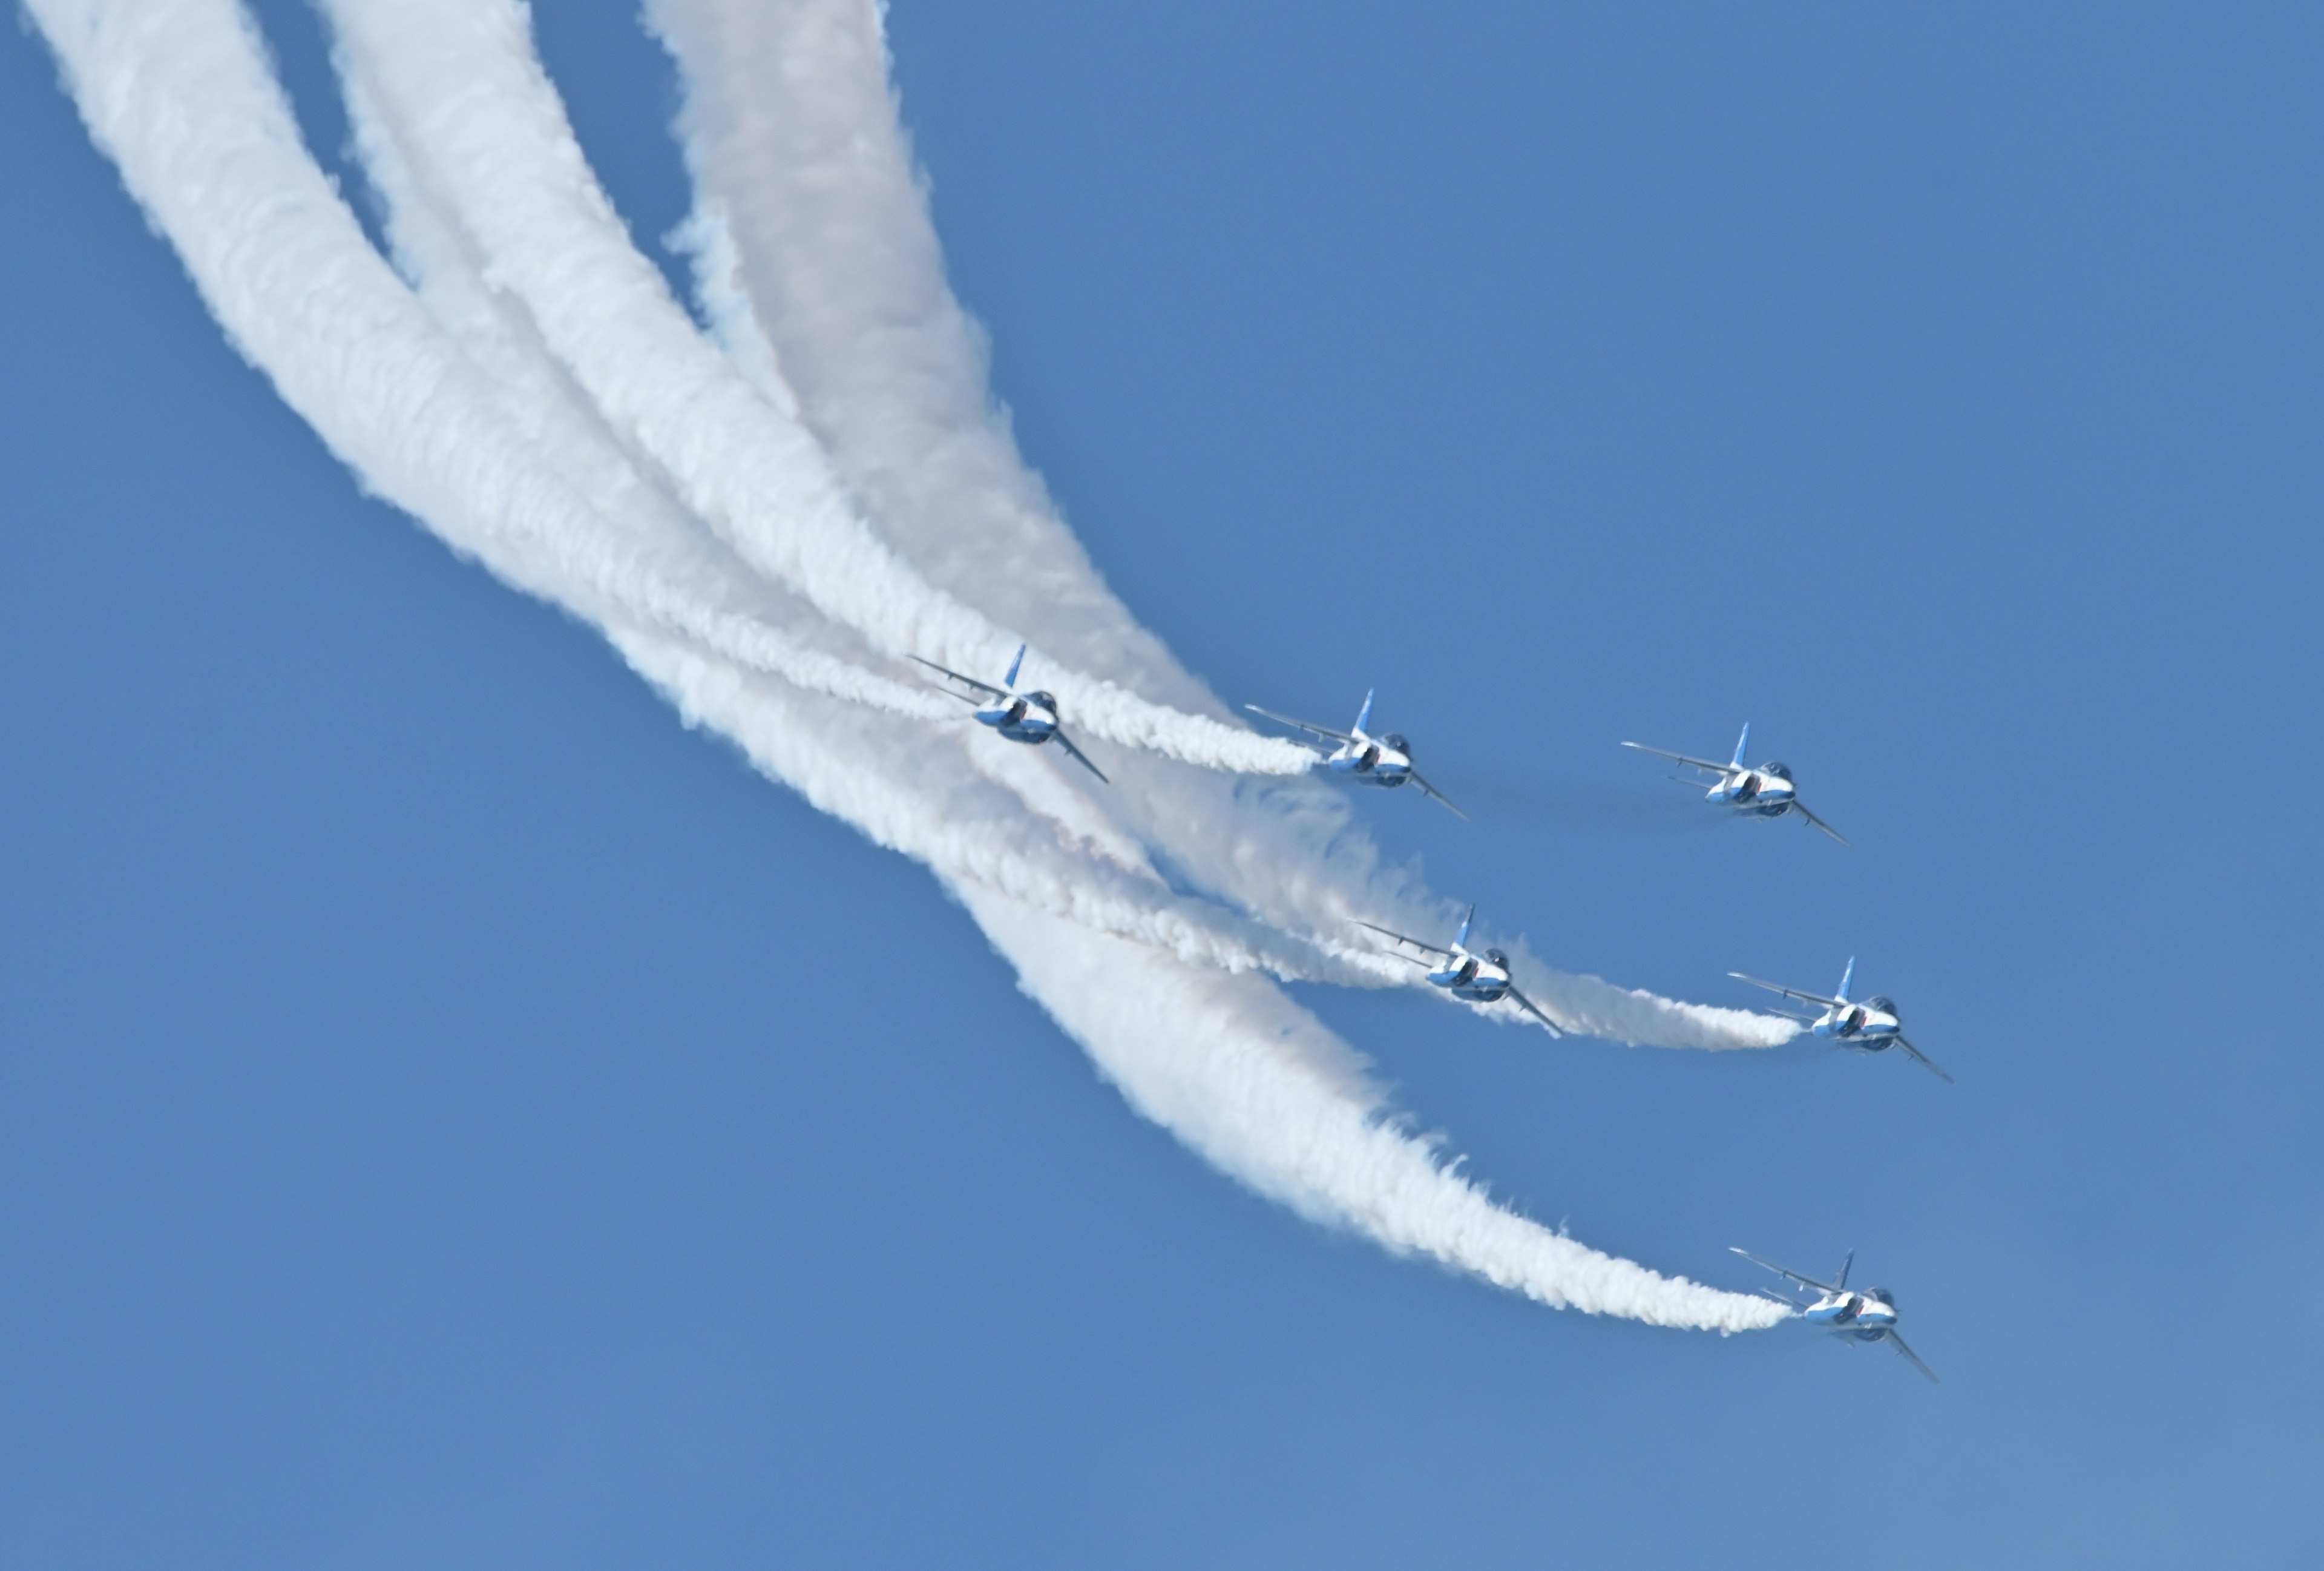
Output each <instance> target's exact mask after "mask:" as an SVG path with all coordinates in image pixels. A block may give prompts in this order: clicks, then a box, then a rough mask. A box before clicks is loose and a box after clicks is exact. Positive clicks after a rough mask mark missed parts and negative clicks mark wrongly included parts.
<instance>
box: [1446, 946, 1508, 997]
mask: <svg viewBox="0 0 2324 1571" xmlns="http://www.w3.org/2000/svg"><path fill="white" fill-rule="evenodd" d="M1428 980H1429V981H1431V982H1433V983H1434V984H1436V985H1437V986H1439V987H1442V988H1443V989H1445V990H1446V991H1447V992H1449V993H1452V996H1453V997H1455V998H1462V999H1466V1000H1468V1001H1469V1002H1470V1003H1498V1002H1499V1001H1500V1000H1501V999H1504V998H1507V997H1508V993H1509V967H1508V962H1507V961H1505V960H1503V959H1502V958H1501V957H1500V956H1499V954H1498V953H1494V952H1488V953H1486V954H1483V955H1471V954H1470V953H1469V952H1468V951H1467V950H1466V949H1460V948H1456V949H1454V950H1453V951H1452V954H1450V955H1448V956H1445V958H1444V961H1443V964H1442V965H1439V966H1434V967H1433V968H1432V969H1431V970H1430V971H1429V973H1428Z"/></svg>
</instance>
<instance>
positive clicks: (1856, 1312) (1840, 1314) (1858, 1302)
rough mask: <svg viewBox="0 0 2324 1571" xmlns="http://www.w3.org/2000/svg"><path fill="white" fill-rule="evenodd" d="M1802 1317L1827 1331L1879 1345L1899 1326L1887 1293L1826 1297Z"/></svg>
mask: <svg viewBox="0 0 2324 1571" xmlns="http://www.w3.org/2000/svg"><path fill="white" fill-rule="evenodd" d="M1800 1317H1801V1318H1802V1319H1803V1320H1805V1321H1807V1322H1808V1324H1810V1325H1811V1326H1818V1327H1820V1328H1821V1329H1823V1330H1826V1331H1834V1332H1839V1333H1841V1334H1843V1335H1849V1336H1854V1337H1856V1338H1857V1339H1858V1341H1861V1342H1877V1341H1879V1340H1880V1338H1881V1337H1882V1336H1883V1335H1886V1333H1887V1332H1888V1330H1889V1329H1890V1328H1891V1327H1893V1326H1895V1324H1896V1306H1895V1304H1894V1303H1892V1302H1891V1301H1890V1300H1889V1299H1888V1298H1887V1297H1886V1294H1885V1293H1883V1292H1879V1291H1875V1292H1871V1293H1826V1294H1825V1295H1824V1296H1823V1297H1822V1298H1818V1299H1817V1300H1816V1301H1815V1302H1814V1303H1812V1304H1811V1305H1809V1306H1808V1307H1807V1308H1804V1309H1803V1310H1801V1311H1800Z"/></svg>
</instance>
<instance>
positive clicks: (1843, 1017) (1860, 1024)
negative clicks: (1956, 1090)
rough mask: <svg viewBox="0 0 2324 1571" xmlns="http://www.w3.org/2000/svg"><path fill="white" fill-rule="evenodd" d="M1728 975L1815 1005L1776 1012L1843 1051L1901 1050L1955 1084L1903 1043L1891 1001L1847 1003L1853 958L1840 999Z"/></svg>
mask: <svg viewBox="0 0 2324 1571" xmlns="http://www.w3.org/2000/svg"><path fill="white" fill-rule="evenodd" d="M1727 975H1729V976H1732V977H1733V978H1735V980H1736V981H1738V982H1748V983H1749V984H1751V985H1752V986H1754V987H1764V988H1766V990H1767V991H1768V992H1770V993H1782V994H1783V995H1784V997H1785V998H1796V999H1798V1000H1799V1001H1800V1002H1801V1003H1812V1004H1814V1005H1815V1006H1816V1007H1817V1009H1818V1010H1819V1011H1821V1012H1820V1013H1816V1014H1799V1013H1795V1012H1793V1011H1791V1010H1788V1009H1786V1010H1778V1011H1777V1013H1779V1014H1784V1015H1787V1016H1789V1017H1790V1018H1791V1019H1793V1020H1795V1021H1801V1022H1802V1023H1803V1024H1804V1025H1806V1027H1807V1028H1808V1029H1809V1030H1812V1031H1813V1032H1814V1033H1815V1034H1816V1035H1817V1036H1820V1037H1821V1038H1823V1039H1824V1040H1827V1041H1833V1042H1838V1043H1839V1044H1840V1046H1841V1047H1843V1048H1854V1049H1856V1050H1857V1051H1858V1052H1860V1053H1877V1052H1883V1051H1886V1049H1889V1048H1892V1047H1895V1048H1902V1049H1904V1050H1905V1051H1906V1052H1908V1053H1910V1054H1912V1055H1913V1058H1914V1061H1915V1062H1917V1063H1918V1064H1920V1065H1921V1067H1923V1068H1924V1069H1926V1070H1928V1071H1929V1073H1930V1074H1932V1075H1934V1076H1936V1077H1938V1078H1939V1079H1941V1080H1942V1081H1943V1082H1944V1083H1945V1084H1946V1085H1948V1086H1950V1085H1953V1084H1955V1082H1954V1080H1953V1077H1951V1076H1950V1075H1948V1074H1946V1073H1945V1072H1944V1071H1943V1070H1942V1069H1941V1068H1939V1067H1937V1065H1936V1063H1935V1061H1934V1060H1933V1059H1932V1058H1930V1057H1929V1056H1928V1054H1926V1053H1924V1052H1923V1051H1921V1049H1918V1048H1916V1047H1914V1045H1913V1044H1912V1043H1910V1042H1908V1041H1906V1040H1904V1021H1903V1020H1902V1019H1900V1018H1899V1017H1898V1015H1897V1012H1896V1003H1895V1000H1894V999H1888V998H1867V999H1866V1000H1865V1001H1864V1002H1863V1003H1849V999H1848V984H1849V981H1850V980H1851V979H1853V978H1854V977H1855V975H1856V956H1853V955H1850V956H1849V957H1848V969H1847V970H1845V971H1843V972H1841V973H1840V996H1839V997H1837V998H1826V997H1824V996H1822V995H1821V993H1802V992H1800V991H1799V990H1798V989H1797V988H1794V987H1784V986H1782V985H1779V984H1776V983H1773V982H1762V981H1760V980H1759V979H1758V978H1757V976H1746V975H1743V973H1741V972H1740V971H1729V973H1728V974H1727Z"/></svg>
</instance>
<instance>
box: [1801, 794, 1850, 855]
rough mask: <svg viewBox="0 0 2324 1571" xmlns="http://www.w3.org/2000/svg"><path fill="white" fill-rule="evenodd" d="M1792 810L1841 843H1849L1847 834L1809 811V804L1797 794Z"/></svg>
mask: <svg viewBox="0 0 2324 1571" xmlns="http://www.w3.org/2000/svg"><path fill="white" fill-rule="evenodd" d="M1792 811H1794V812H1795V813H1797V814H1798V815H1799V816H1800V817H1801V818H1805V819H1806V820H1807V821H1808V822H1809V823H1811V824H1813V825H1814V826H1815V827H1817V828H1819V829H1821V830H1822V831H1823V832H1824V833H1825V834H1827V835H1829V836H1831V837H1832V838H1833V839H1835V840H1837V841H1839V842H1840V844H1841V845H1843V846H1845V845H1847V844H1848V836H1845V835H1843V834H1841V833H1840V831H1839V830H1837V829H1835V828H1833V827H1831V825H1830V824H1827V823H1825V822H1824V821H1823V820H1822V819H1821V818H1817V817H1816V816H1815V815H1814V814H1813V813H1812V812H1810V811H1808V805H1807V804H1806V803H1805V802H1803V801H1802V800H1800V799H1799V798H1798V797H1796V796H1794V798H1793V799H1792Z"/></svg>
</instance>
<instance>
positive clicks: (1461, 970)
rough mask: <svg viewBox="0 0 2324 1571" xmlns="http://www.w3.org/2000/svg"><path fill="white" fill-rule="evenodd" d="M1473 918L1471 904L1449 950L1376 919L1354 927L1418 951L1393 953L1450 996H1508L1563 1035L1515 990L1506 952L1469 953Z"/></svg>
mask: <svg viewBox="0 0 2324 1571" xmlns="http://www.w3.org/2000/svg"><path fill="white" fill-rule="evenodd" d="M1476 919H1477V908H1476V907H1475V906H1471V907H1470V908H1469V914H1468V915H1467V916H1465V917H1462V919H1461V930H1460V931H1459V932H1458V933H1455V934H1454V935H1453V936H1452V947H1451V948H1449V949H1441V948H1439V947H1436V946H1435V945H1434V944H1424V943H1422V942H1421V941H1420V940H1419V939H1417V938H1406V937H1405V936H1404V935H1403V934H1402V933H1399V932H1397V931H1395V930H1394V929H1388V928H1383V927H1381V926H1379V924H1378V923H1376V922H1358V923H1357V924H1356V926H1358V927H1360V928H1369V929H1371V930H1372V931H1373V932H1375V933H1379V934H1380V935H1381V936H1383V937H1385V938H1393V939H1395V940H1396V941H1397V943H1398V944H1401V945H1404V946H1405V947H1407V948H1413V949H1417V950H1419V951H1420V954H1419V955H1406V954H1405V953H1404V950H1402V949H1399V950H1397V954H1398V955H1400V956H1403V958H1405V959H1406V960H1409V961H1411V962H1412V963H1413V964H1414V965H1416V966H1425V967H1426V968H1427V970H1428V980H1429V981H1430V982H1432V983H1434V984H1436V985H1437V986H1439V987H1442V988H1443V989H1444V990H1445V991H1446V992H1447V993H1451V994H1452V996H1453V997H1455V998H1458V999H1462V1000H1465V1001H1467V1002H1468V1003H1499V1002H1500V1001H1501V1000H1503V999H1504V998H1506V999H1509V1000H1511V1001H1513V1002H1514V1003H1516V1004H1517V1007H1518V1008H1520V1009H1522V1010H1524V1011H1525V1012H1526V1013H1527V1014H1530V1015H1532V1016H1533V1017H1534V1019H1535V1020H1537V1021H1541V1023H1542V1024H1544V1025H1545V1026H1547V1027H1548V1028H1549V1034H1550V1035H1551V1036H1554V1037H1562V1036H1563V1035H1564V1034H1565V1028H1564V1027H1563V1026H1561V1025H1559V1024H1558V1023H1557V1022H1556V1021H1554V1020H1552V1019H1550V1018H1549V1016H1547V1015H1545V1014H1544V1013H1542V1012H1541V1011H1540V1009H1539V1008H1538V1007H1536V1006H1535V1003H1534V1001H1533V1000H1532V999H1530V998H1527V997H1526V995H1525V994H1524V993H1519V992H1518V991H1517V984H1516V983H1515V982H1513V981H1511V980H1510V979H1509V957H1508V956H1507V955H1504V954H1502V953H1501V952H1500V951H1499V949H1488V950H1486V951H1485V952H1484V953H1483V954H1481V955H1479V954H1471V952H1470V950H1469V947H1468V945H1469V924H1470V923H1471V922H1473V921H1475V920H1476ZM1421 956H1427V958H1425V959H1423V958H1422V957H1421Z"/></svg>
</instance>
